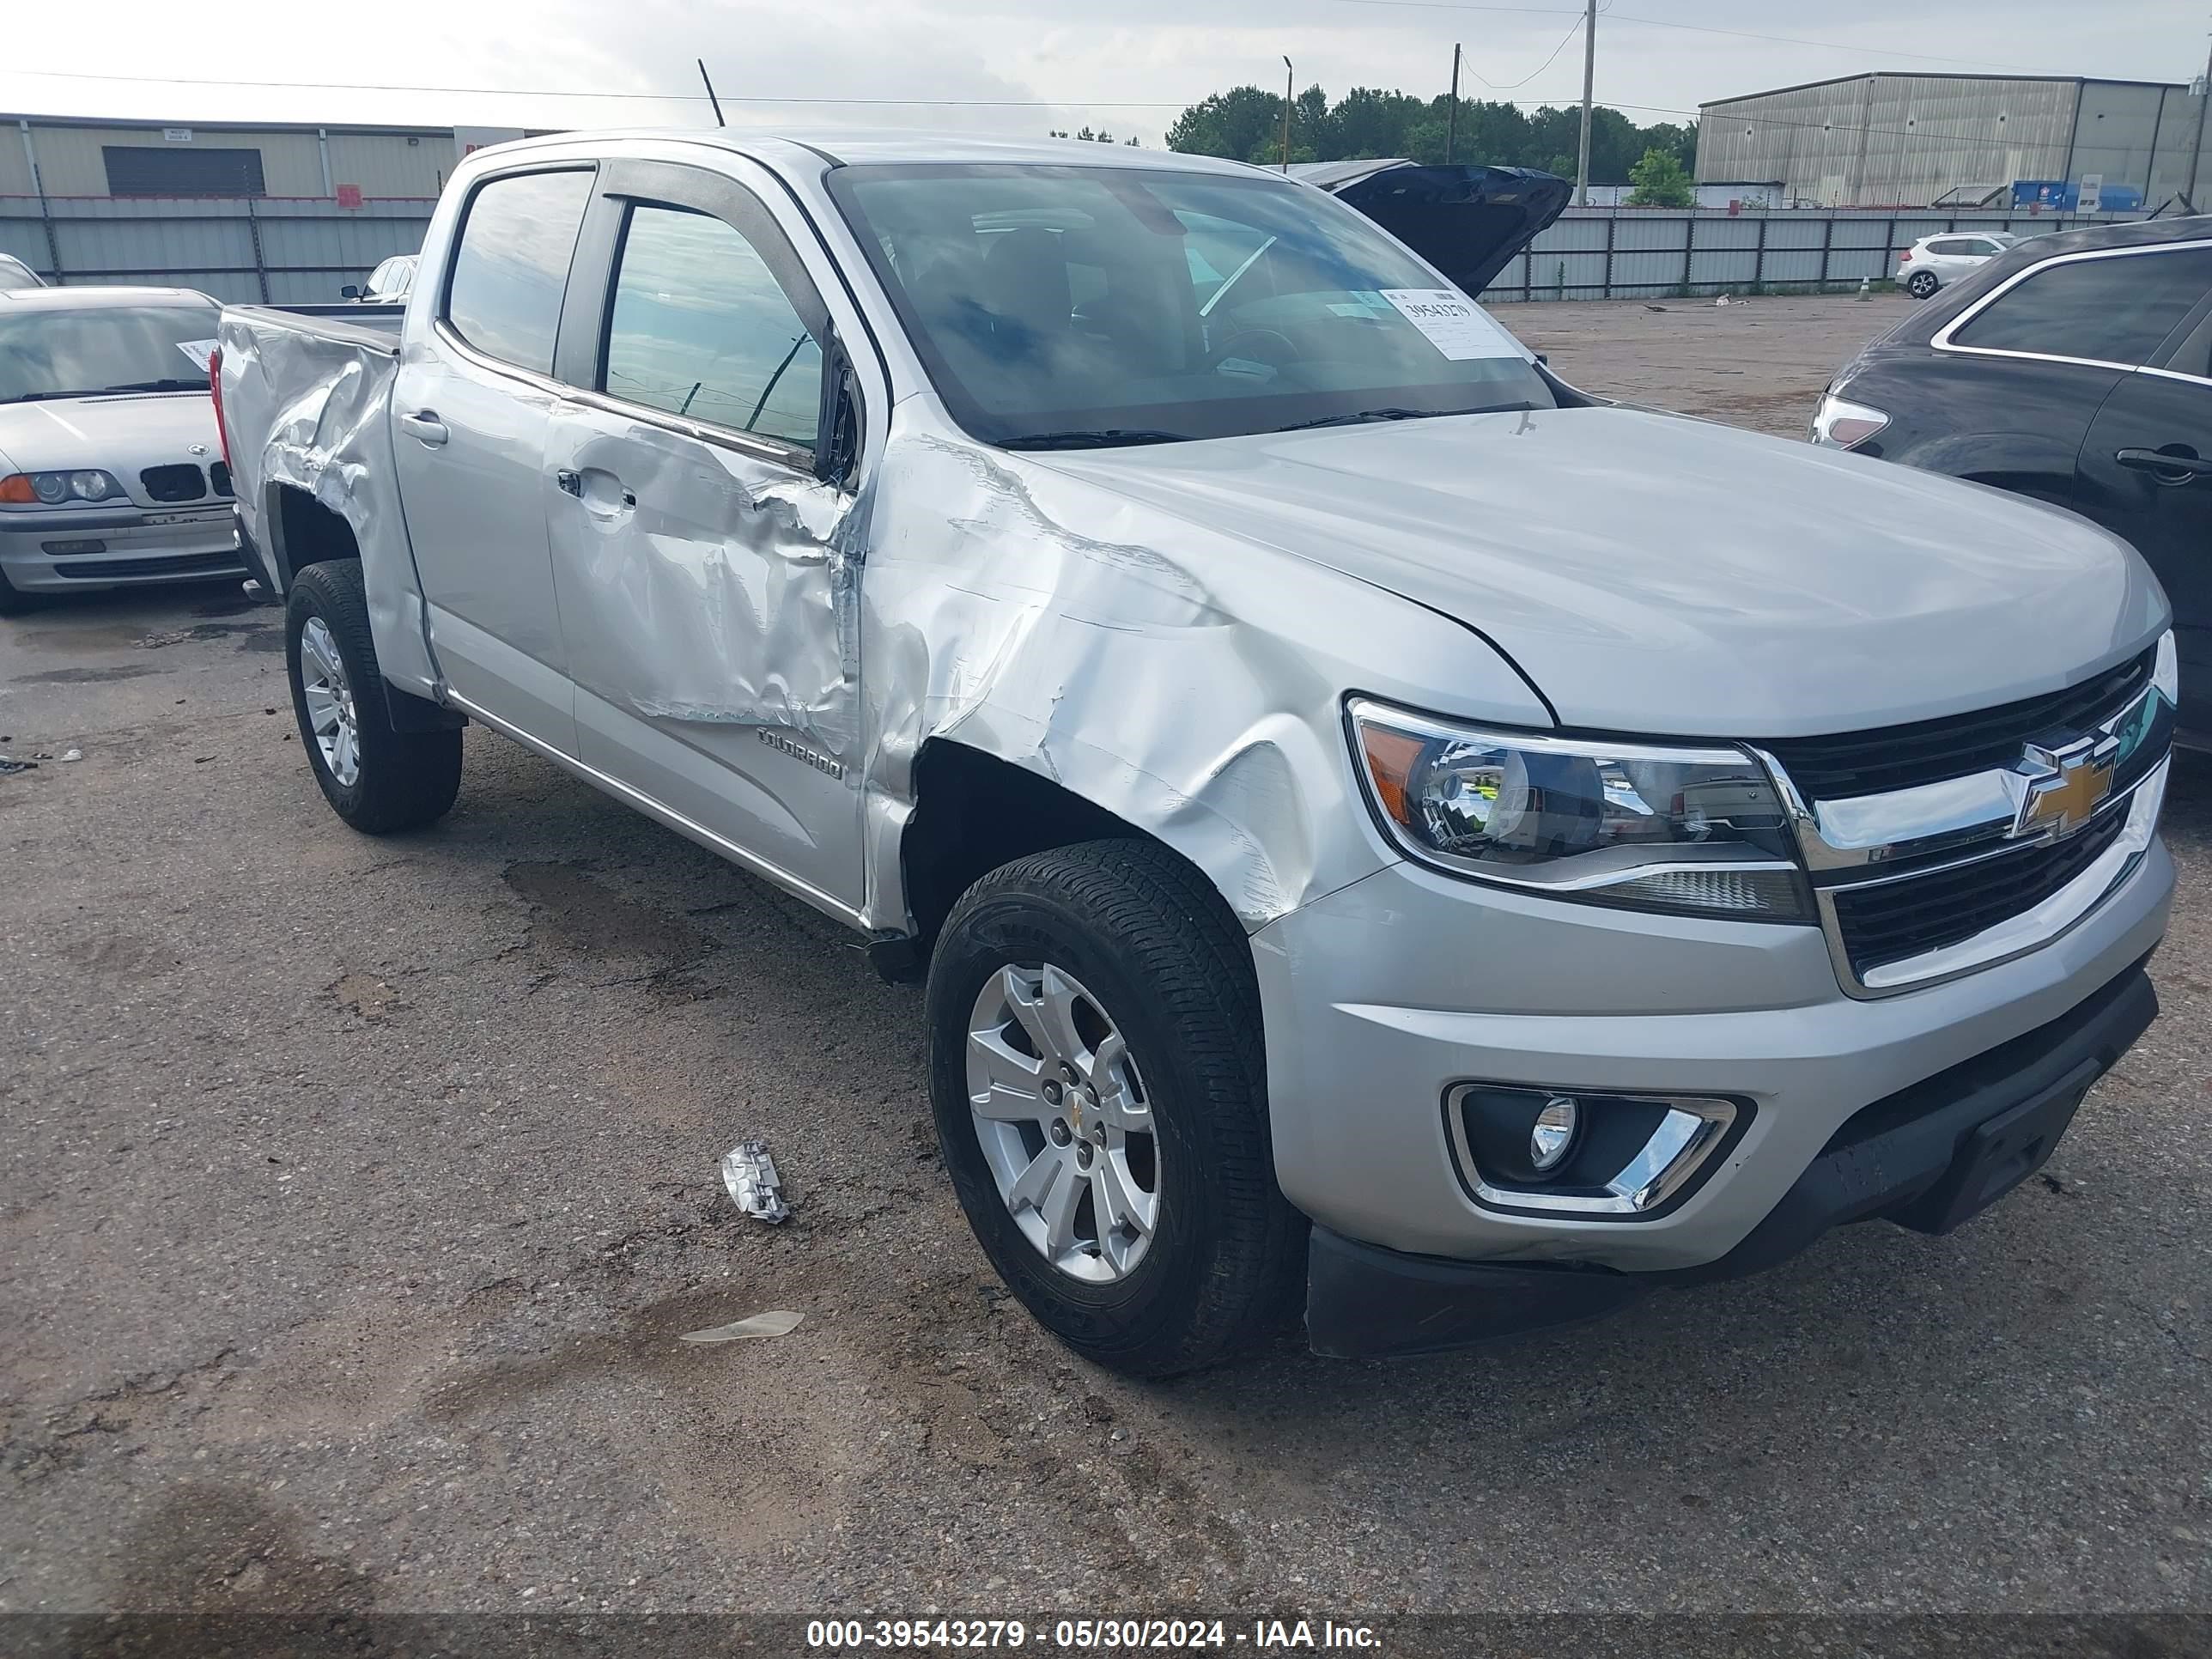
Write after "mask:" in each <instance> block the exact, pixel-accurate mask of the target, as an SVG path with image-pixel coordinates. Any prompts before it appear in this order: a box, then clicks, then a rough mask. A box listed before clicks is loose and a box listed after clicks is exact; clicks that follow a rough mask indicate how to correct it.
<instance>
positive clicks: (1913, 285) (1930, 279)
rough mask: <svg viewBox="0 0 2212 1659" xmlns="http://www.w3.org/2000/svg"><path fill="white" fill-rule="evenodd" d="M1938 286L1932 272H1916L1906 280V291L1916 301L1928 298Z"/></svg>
mask: <svg viewBox="0 0 2212 1659" xmlns="http://www.w3.org/2000/svg"><path fill="white" fill-rule="evenodd" d="M1938 286H1939V284H1938V283H1936V273H1935V272H1934V271H1932V270H1916V271H1914V272H1913V273H1912V275H1911V276H1908V277H1906V278H1905V292H1906V293H1907V294H1910V295H1911V296H1912V297H1913V298H1914V299H1916V300H1924V299H1926V298H1928V297H1929V295H1932V294H1933V293H1935V292H1936V288H1937V287H1938Z"/></svg>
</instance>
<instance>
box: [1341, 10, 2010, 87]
mask: <svg viewBox="0 0 2212 1659" xmlns="http://www.w3.org/2000/svg"><path fill="white" fill-rule="evenodd" d="M1337 3H1338V4H1340V5H1346V6H1386V7H1389V8H1391V9H1395V10H1405V11H1498V12H1522V13H1526V14H1528V15H1537V16H1550V17H1565V16H1566V15H1567V12H1566V10H1565V8H1563V7H1558V6H1548V7H1536V6H1488V5H1475V4H1472V3H1470V0H1337ZM1606 15H1607V17H1608V18H1609V19H1611V20H1612V21H1614V22H1619V23H1641V24H1643V25H1644V27H1647V28H1655V29H1686V30H1687V31H1689V32H1690V33H1692V34H1727V35H1733V36H1735V38H1736V39H1738V40H1770V41H1773V42H1775V43H1777V44H1778V45H1781V46H1820V47H1822V48H1824V49H1826V50H1827V51H1829V52H1859V53H1862V54H1863V55H1865V56H1868V57H1872V58H1912V59H1914V60H1916V61H1917V62H1919V63H1923V64H1967V65H1969V66H1971V67H1972V68H1975V69H2008V70H2017V71H2018V72H2019V73H2021V74H2023V75H2041V74H2044V73H2045V71H2043V70H2031V69H2029V68H2027V66H2026V65H2025V64H2002V63H1998V62H1996V60H1994V59H1990V58H1945V57H1941V56H1939V55H1937V54H1936V53H1934V52H1898V51H1895V50H1893V49H1891V48H1888V47H1883V46H1854V45H1852V44H1850V42H1848V41H1844V40H1809V39H1808V38H1807V37H1805V36H1803V35H1800V34H1761V33H1757V32H1755V31H1753V30H1751V29H1723V28H1715V27H1711V26H1710V25H1707V24H1704V23H1677V22H1675V21H1673V20H1672V19H1671V18H1665V17H1638V16H1635V15H1632V14H1630V13H1628V12H1625V11H1614V12H1607V14H1606Z"/></svg>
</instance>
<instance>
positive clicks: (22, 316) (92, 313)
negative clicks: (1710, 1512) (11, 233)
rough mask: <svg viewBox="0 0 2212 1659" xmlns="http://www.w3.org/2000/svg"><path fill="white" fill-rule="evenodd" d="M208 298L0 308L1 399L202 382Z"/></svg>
mask: <svg viewBox="0 0 2212 1659" xmlns="http://www.w3.org/2000/svg"><path fill="white" fill-rule="evenodd" d="M221 315H222V312H221V310H220V309H219V308H218V307H216V306H214V305H211V304H198V305H192V304H170V305H143V306H86V307H83V308H82V310H76V311H59V310H50V309H48V308H46V307H43V306H41V307H37V308H35V309H26V310H22V311H18V312H15V313H0V403H9V404H12V403H22V402H25V401H27V400H29V399H34V398H65V397H68V396H70V395H71V394H72V393H78V394H82V393H84V392H113V391H125V390H128V391H142V390H143V391H149V392H195V391H205V390H206V389H207V383H208V377H207V354H208V350H209V349H210V347H211V346H213V345H214V343H215V331H216V319H218V318H219V317H220V316H221Z"/></svg>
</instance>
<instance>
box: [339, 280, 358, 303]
mask: <svg viewBox="0 0 2212 1659" xmlns="http://www.w3.org/2000/svg"><path fill="white" fill-rule="evenodd" d="M338 298H339V299H341V300H358V299H359V298H361V285H360V284H359V283H347V284H346V285H345V286H344V287H343V288H342V289H339V290H338Z"/></svg>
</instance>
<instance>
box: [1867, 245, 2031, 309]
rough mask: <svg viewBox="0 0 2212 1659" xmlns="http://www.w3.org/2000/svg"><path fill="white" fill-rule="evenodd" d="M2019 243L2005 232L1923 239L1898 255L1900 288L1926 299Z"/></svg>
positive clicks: (1917, 298) (1915, 297)
mask: <svg viewBox="0 0 2212 1659" xmlns="http://www.w3.org/2000/svg"><path fill="white" fill-rule="evenodd" d="M2018 240H2020V238H2019V237H2017V236H2015V235H2013V234H2011V233H2010V232H2009V231H2002V230H1977V231H1960V232H1957V233H1954V234H1948V235H1942V236H1923V237H1922V238H1921V239H1920V240H1918V241H1917V242H1915V243H1914V244H1913V245H1912V246H1911V247H1909V248H1907V249H1905V252H1902V253H1900V254H1899V255H1898V256H1897V285H1898V286H1899V288H1901V289H1904V290H1905V292H1906V293H1907V294H1910V295H1911V296H1912V297H1913V298H1914V299H1916V300H1924V299H1926V298H1927V297H1928V296H1929V295H1931V294H1933V293H1934V292H1935V291H1936V289H1939V288H1941V287H1942V286H1943V284H1944V283H1955V282H1957V281H1958V280H1959V278H1960V277H1961V276H1965V275H1966V273H1967V272H1968V271H1970V270H1980V269H1981V267H1982V266H1984V265H1985V264H1989V262H1990V260H1992V259H1994V258H1996V257H1997V255H1998V254H2000V253H2002V252H2005V250H2006V249H2008V248H2009V247H2010V246H2012V245H2013V244H2014V243H2015V242H2017V241H2018Z"/></svg>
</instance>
